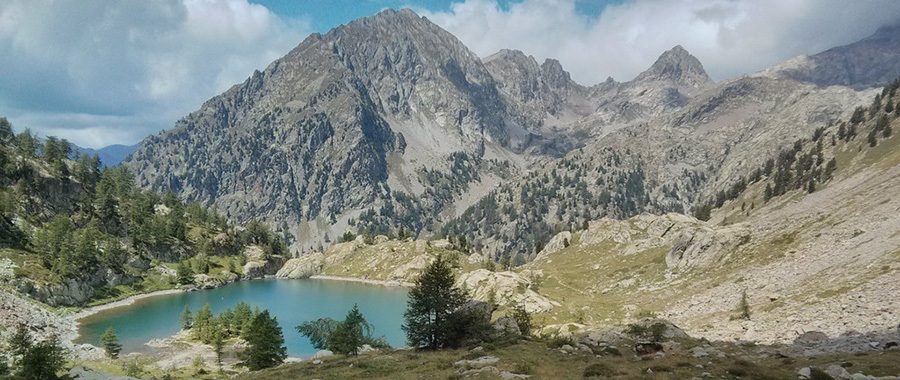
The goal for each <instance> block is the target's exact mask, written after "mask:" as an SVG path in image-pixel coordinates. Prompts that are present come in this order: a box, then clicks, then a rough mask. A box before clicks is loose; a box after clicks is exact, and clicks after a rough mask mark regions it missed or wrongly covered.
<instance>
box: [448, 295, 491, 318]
mask: <svg viewBox="0 0 900 380" xmlns="http://www.w3.org/2000/svg"><path fill="white" fill-rule="evenodd" d="M454 313H468V314H470V315H472V316H474V317H476V318H478V319H480V320H482V321H484V322H485V323H486V324H490V323H491V315H493V314H494V306H493V305H491V304H489V303H487V302H484V301H478V300H469V301H468V302H466V303H464V304H463V305H462V306H460V307H459V309H456V311H454Z"/></svg>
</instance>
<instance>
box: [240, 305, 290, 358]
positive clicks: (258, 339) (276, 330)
mask: <svg viewBox="0 0 900 380" xmlns="http://www.w3.org/2000/svg"><path fill="white" fill-rule="evenodd" d="M245 339H246V340H247V345H248V347H247V350H246V351H244V355H245V360H244V365H246V366H247V368H250V370H251V371H256V370H259V369H263V368H269V367H274V366H276V365H279V364H281V363H283V362H284V359H285V358H287V348H285V346H284V336H283V335H282V333H281V326H279V325H278V320H277V319H276V318H275V317H272V316H270V315H269V311H268V310H265V311H263V312H261V313H259V314H257V315H256V316H255V317H254V318H253V322H251V323H250V327H249V328H248V329H247V333H246V336H245Z"/></svg>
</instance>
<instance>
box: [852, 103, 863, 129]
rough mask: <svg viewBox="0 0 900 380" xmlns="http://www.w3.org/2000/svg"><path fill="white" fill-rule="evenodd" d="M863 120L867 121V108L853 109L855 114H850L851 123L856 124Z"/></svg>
mask: <svg viewBox="0 0 900 380" xmlns="http://www.w3.org/2000/svg"><path fill="white" fill-rule="evenodd" d="M863 121H866V110H865V109H863V108H862V107H856V109H855V110H853V115H852V116H850V125H856V124H859V123H862V122H863Z"/></svg>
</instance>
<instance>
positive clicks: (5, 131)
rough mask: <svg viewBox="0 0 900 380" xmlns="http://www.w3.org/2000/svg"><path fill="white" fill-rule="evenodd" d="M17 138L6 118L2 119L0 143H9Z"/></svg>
mask: <svg viewBox="0 0 900 380" xmlns="http://www.w3.org/2000/svg"><path fill="white" fill-rule="evenodd" d="M15 137H16V136H15V134H14V133H13V130H12V124H10V123H9V120H6V118H5V117H0V143H9V142H10V141H12V140H13V138H15Z"/></svg>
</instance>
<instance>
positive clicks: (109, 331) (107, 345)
mask: <svg viewBox="0 0 900 380" xmlns="http://www.w3.org/2000/svg"><path fill="white" fill-rule="evenodd" d="M100 345H102V346H103V350H104V351H106V355H107V356H109V357H111V358H113V359H116V358H118V357H119V352H121V351H122V345H121V344H119V337H118V336H116V330H115V329H113V328H112V326H110V327H107V328H106V331H105V332H103V335H101V336H100Z"/></svg>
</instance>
